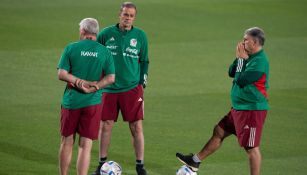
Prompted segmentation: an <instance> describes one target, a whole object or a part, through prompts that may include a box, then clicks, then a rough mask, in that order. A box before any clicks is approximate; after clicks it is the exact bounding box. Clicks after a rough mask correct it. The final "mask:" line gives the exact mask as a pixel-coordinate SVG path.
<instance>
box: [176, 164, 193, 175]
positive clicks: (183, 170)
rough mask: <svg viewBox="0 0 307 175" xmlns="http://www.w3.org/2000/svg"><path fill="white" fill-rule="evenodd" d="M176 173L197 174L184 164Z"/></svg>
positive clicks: (177, 174) (181, 174)
mask: <svg viewBox="0 0 307 175" xmlns="http://www.w3.org/2000/svg"><path fill="white" fill-rule="evenodd" d="M176 175H197V173H196V172H194V171H192V170H191V169H190V168H189V167H187V166H186V165H183V166H181V167H180V168H179V169H178V170H177V172H176Z"/></svg>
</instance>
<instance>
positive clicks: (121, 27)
mask: <svg viewBox="0 0 307 175" xmlns="http://www.w3.org/2000/svg"><path fill="white" fill-rule="evenodd" d="M136 13H137V10H136V6H135V5H134V4H133V3H131V2H125V3H123V4H122V5H121V8H120V13H119V23H118V24H116V25H113V26H109V27H107V28H105V29H103V30H102V31H101V32H100V33H99V35H98V38H97V41H98V42H99V43H101V44H102V45H104V46H106V47H107V48H108V49H109V50H110V51H111V53H112V55H113V58H114V65H115V69H116V81H115V83H114V84H112V85H110V86H108V87H106V88H105V89H104V92H106V93H104V94H103V97H102V98H103V103H102V118H101V135H100V152H99V153H100V155H99V156H100V160H99V165H98V167H97V169H96V171H95V172H94V173H93V175H99V170H100V167H101V166H102V164H103V163H104V162H105V161H106V160H107V151H108V147H109V144H110V138H111V131H112V128H113V125H114V122H116V121H117V118H118V114H119V110H120V111H121V114H122V116H123V120H124V121H126V122H129V127H130V130H131V134H132V142H133V146H134V150H135V156H136V171H137V174H138V175H145V174H146V170H145V168H144V135H143V124H142V121H143V119H144V118H143V117H144V98H143V93H144V92H143V88H144V87H145V86H146V79H147V74H148V62H149V61H148V46H147V45H148V44H147V37H146V34H145V32H144V31H143V30H141V29H139V28H137V27H134V26H133V22H134V19H135V16H136Z"/></svg>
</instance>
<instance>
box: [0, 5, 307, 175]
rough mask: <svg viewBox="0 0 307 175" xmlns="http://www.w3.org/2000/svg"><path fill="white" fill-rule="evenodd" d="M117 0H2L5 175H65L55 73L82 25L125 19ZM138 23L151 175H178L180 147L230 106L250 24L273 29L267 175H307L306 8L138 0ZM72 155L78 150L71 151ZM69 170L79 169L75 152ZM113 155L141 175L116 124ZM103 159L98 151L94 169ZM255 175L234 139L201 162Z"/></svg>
mask: <svg viewBox="0 0 307 175" xmlns="http://www.w3.org/2000/svg"><path fill="white" fill-rule="evenodd" d="M121 2H122V1H119V0H113V1H111V0H104V1H102V0H88V1H81V0H65V1H60V0H53V1H45V0H27V1H22V0H1V1H0V40H1V44H0V61H1V64H0V85H1V86H0V88H1V90H0V174H1V175H8V174H14V175H36V174H37V175H38V174H58V160H57V155H58V148H59V143H60V134H59V111H60V101H61V97H62V94H63V90H64V83H63V82H60V81H59V80H57V73H56V66H57V63H58V60H59V57H60V55H61V52H62V50H63V48H64V46H65V45H66V44H68V43H69V42H72V41H76V40H77V39H78V23H79V21H80V20H81V19H82V18H85V17H94V18H97V19H99V22H100V24H101V26H102V27H104V26H107V25H111V24H114V23H116V22H117V21H118V17H117V15H118V8H119V5H120V3H121ZM134 2H135V3H136V5H137V6H138V16H137V20H136V23H135V25H136V26H139V27H141V28H143V29H144V30H145V31H146V32H147V34H148V39H149V43H150V59H151V63H150V75H149V85H148V88H146V92H145V101H146V106H145V120H144V130H145V147H146V150H145V163H146V167H147V169H148V172H149V175H174V174H175V172H176V170H177V169H178V168H179V167H180V166H181V164H180V163H179V161H177V159H176V158H175V153H176V152H177V151H180V152H184V153H190V152H197V151H198V150H199V149H200V148H201V147H202V146H203V144H204V143H205V141H206V140H207V139H208V138H209V137H210V135H211V132H212V128H213V126H214V124H215V123H216V122H217V121H218V120H219V119H220V118H221V117H222V116H223V115H224V114H225V113H226V112H227V111H228V110H229V109H230V99H229V90H230V87H231V79H230V78H228V77H227V69H228V66H229V64H230V63H231V62H232V61H233V59H234V52H235V46H236V43H237V42H238V41H240V40H241V38H242V34H243V32H244V30H245V29H246V28H249V27H252V26H259V27H261V28H263V29H264V30H265V32H266V38H267V42H266V44H265V50H266V51H267V53H268V55H269V58H270V65H271V70H270V75H271V77H270V90H269V96H270V106H271V110H270V111H269V114H268V118H267V120H266V125H265V129H264V134H263V138H262V145H261V146H262V154H263V164H262V174H263V175H305V174H307V139H306V136H307V125H306V123H307V78H306V75H307V68H306V66H307V54H306V49H307V20H306V17H307V1H306V0H259V1H252V0H189V1H187V0H146V1H145V0H143V1H142V0H135V1H134ZM75 150H76V149H75ZM74 153H75V154H74V157H73V159H74V160H73V162H72V166H71V174H76V171H75V159H76V152H74ZM109 158H110V159H111V160H115V161H117V162H119V163H120V164H121V166H122V168H123V175H134V174H135V170H134V161H135V160H134V159H135V158H134V153H133V149H132V145H131V141H130V132H129V129H128V126H127V124H126V123H124V122H122V121H121V120H120V121H119V122H118V123H117V124H116V126H115V127H114V130H113V137H112V143H111V148H110V151H109ZM97 159H98V142H97V141H96V142H95V143H94V145H93V150H92V162H91V165H90V171H93V170H94V168H95V166H96V164H97ZM229 174H231V175H246V174H249V168H248V162H247V158H246V155H245V152H244V151H243V150H242V149H241V148H239V146H238V144H237V141H236V138H235V137H233V136H232V137H230V138H229V139H227V140H225V142H224V144H223V146H222V148H221V149H220V150H219V151H218V152H217V153H216V154H214V155H213V156H211V157H209V158H208V159H207V160H206V161H205V162H203V164H202V166H201V168H200V171H199V173H198V175H229Z"/></svg>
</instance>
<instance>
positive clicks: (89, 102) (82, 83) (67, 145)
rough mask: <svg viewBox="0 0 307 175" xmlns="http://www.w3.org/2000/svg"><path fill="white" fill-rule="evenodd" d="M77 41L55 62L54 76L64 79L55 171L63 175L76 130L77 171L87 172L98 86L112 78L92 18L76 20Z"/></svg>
mask: <svg viewBox="0 0 307 175" xmlns="http://www.w3.org/2000/svg"><path fill="white" fill-rule="evenodd" d="M79 25H80V28H79V29H80V41H77V42H74V43H70V44H68V45H67V46H66V47H65V50H64V52H63V54H62V56H61V58H60V61H59V64H58V78H59V79H60V80H62V81H65V82H67V86H66V88H65V91H64V95H63V99H62V108H61V135H62V136H61V145H60V151H59V166H60V168H59V171H60V174H61V175H67V174H68V169H69V165H70V162H71V157H72V150H73V144H74V142H75V136H76V133H78V134H79V136H80V138H79V142H78V143H79V150H78V159H77V174H78V175H87V172H88V167H89V163H90V153H91V148H92V140H95V139H97V138H98V133H99V123H100V112H101V105H100V104H101V96H102V90H101V89H102V88H104V87H106V86H107V85H109V84H111V83H113V82H114V81H115V68H114V63H113V58H112V55H111V53H110V51H109V50H108V49H107V48H105V47H104V46H102V45H101V44H99V43H97V42H96V36H97V33H98V31H99V25H98V22H97V20H96V19H93V18H85V19H83V20H82V21H81V22H80V24H79Z"/></svg>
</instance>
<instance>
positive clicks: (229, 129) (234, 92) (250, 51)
mask: <svg viewBox="0 0 307 175" xmlns="http://www.w3.org/2000/svg"><path fill="white" fill-rule="evenodd" d="M264 41H265V37H264V32H263V30H262V29H260V28H258V27H253V28H250V29H247V30H246V31H245V33H244V40H243V42H240V43H238V45H237V49H236V57H237V58H236V59H235V61H234V62H233V64H232V65H231V66H230V68H229V76H230V77H232V78H234V79H233V85H232V89H231V101H232V109H231V110H230V112H229V113H228V114H227V115H226V116H225V117H224V118H223V119H222V120H221V121H220V122H219V123H218V124H217V125H216V126H215V128H214V130H213V135H212V137H211V138H210V139H209V141H208V142H207V144H206V145H205V146H204V147H203V148H202V150H201V151H200V152H198V153H197V154H191V155H183V154H181V153H177V154H176V157H177V158H178V159H179V160H180V161H181V162H183V163H184V164H186V165H187V166H189V167H190V168H191V169H192V170H193V171H197V170H198V168H199V165H200V163H201V160H204V159H205V158H207V157H208V156H209V155H210V154H212V153H213V152H215V151H216V150H217V149H218V148H219V147H220V146H221V144H222V142H223V140H224V139H225V138H226V137H228V136H230V135H231V134H234V135H236V136H237V138H238V142H239V144H240V146H241V147H243V148H244V149H245V151H246V153H247V155H248V158H249V165H250V174H251V175H259V174H260V167H261V154H260V149H259V145H260V138H261V133H262V127H263V125H264V121H265V118H266V114H267V110H268V108H269V107H268V100H267V89H268V87H269V86H268V83H269V61H268V58H267V56H266V54H265V52H264V50H263V48H262V47H263V45H264Z"/></svg>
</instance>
